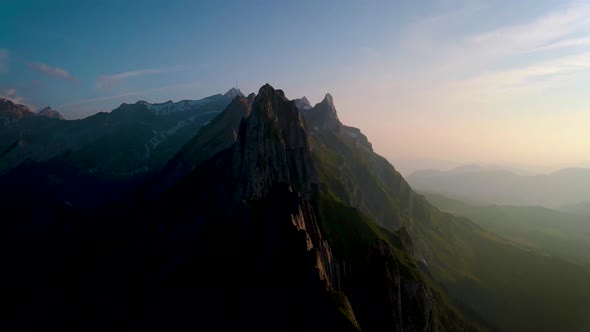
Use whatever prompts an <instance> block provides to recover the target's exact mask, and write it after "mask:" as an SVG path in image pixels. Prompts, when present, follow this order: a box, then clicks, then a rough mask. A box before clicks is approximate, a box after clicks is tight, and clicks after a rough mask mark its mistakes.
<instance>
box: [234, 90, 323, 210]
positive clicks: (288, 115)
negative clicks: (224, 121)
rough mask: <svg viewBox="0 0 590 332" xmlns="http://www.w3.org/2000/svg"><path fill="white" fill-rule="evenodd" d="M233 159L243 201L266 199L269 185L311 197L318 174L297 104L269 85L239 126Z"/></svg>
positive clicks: (259, 92)
mask: <svg viewBox="0 0 590 332" xmlns="http://www.w3.org/2000/svg"><path fill="white" fill-rule="evenodd" d="M233 156H234V160H233V169H234V174H235V176H236V177H237V178H238V183H239V184H240V187H241V195H242V197H246V198H260V197H264V196H265V195H266V194H267V191H268V189H269V188H270V186H269V184H279V183H287V184H289V185H290V186H291V187H293V188H295V189H296V190H298V191H300V192H302V193H310V188H311V181H312V180H313V179H315V176H316V175H315V174H316V172H315V168H314V166H313V162H312V161H311V152H310V149H309V138H308V136H307V133H306V130H305V125H304V121H303V118H302V116H301V113H300V112H299V109H298V108H297V106H295V103H294V102H292V101H290V100H288V99H287V98H286V97H285V94H284V93H283V92H282V91H281V90H275V89H274V88H273V87H272V86H271V85H270V84H268V83H267V84H265V85H264V86H262V87H261V88H260V90H259V91H258V95H257V96H256V99H255V101H254V105H253V106H252V111H251V112H250V115H249V116H248V117H247V119H246V120H245V121H243V122H242V124H241V126H240V132H239V136H238V139H237V142H236V144H235V145H234V153H233Z"/></svg>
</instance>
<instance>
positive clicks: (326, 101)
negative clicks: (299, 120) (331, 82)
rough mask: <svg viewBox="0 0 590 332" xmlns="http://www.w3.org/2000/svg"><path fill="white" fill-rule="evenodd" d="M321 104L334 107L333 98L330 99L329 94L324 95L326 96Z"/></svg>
mask: <svg viewBox="0 0 590 332" xmlns="http://www.w3.org/2000/svg"><path fill="white" fill-rule="evenodd" d="M322 103H326V104H328V105H332V107H334V98H332V95H331V94H329V93H326V96H325V97H324V100H322Z"/></svg>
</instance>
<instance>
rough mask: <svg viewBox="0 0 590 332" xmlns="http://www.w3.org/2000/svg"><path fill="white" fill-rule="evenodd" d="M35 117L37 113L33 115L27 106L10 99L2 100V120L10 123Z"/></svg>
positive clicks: (0, 108)
mask: <svg viewBox="0 0 590 332" xmlns="http://www.w3.org/2000/svg"><path fill="white" fill-rule="evenodd" d="M34 115H35V113H33V112H32V111H31V110H30V109H29V108H28V107H27V106H25V105H21V104H15V103H13V102H12V100H9V99H4V98H0V118H4V119H7V120H8V121H9V122H10V121H14V120H18V119H20V118H23V117H28V116H34Z"/></svg>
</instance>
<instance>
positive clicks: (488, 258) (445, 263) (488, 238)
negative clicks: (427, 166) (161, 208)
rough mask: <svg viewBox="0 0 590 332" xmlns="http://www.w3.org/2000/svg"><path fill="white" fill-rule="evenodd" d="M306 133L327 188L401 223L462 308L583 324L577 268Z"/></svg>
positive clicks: (534, 324) (328, 139)
mask: <svg viewBox="0 0 590 332" xmlns="http://www.w3.org/2000/svg"><path fill="white" fill-rule="evenodd" d="M311 137H312V142H313V147H314V158H315V160H316V164H317V165H318V170H319V173H320V174H319V175H320V181H321V182H322V183H324V184H326V186H327V190H328V191H329V192H330V193H331V194H332V195H333V196H334V197H336V198H337V199H339V200H340V201H342V202H343V203H344V204H346V205H348V204H350V205H353V206H356V207H358V208H359V210H360V211H362V212H363V213H366V214H367V215H368V216H369V217H371V219H373V220H375V221H377V222H378V223H379V224H380V225H382V226H384V227H387V228H389V229H395V227H394V226H395V225H399V224H401V225H405V226H406V228H407V230H408V231H409V232H410V234H411V235H412V238H413V241H414V247H415V248H416V253H415V254H416V256H418V257H422V258H423V259H424V260H425V262H426V264H428V268H429V270H430V271H431V272H432V275H433V276H434V278H435V279H436V280H437V281H439V282H441V283H442V284H443V285H444V287H445V288H446V289H447V290H448V291H449V293H450V295H451V296H452V297H454V298H455V299H457V302H456V303H458V304H459V305H460V306H461V307H463V308H466V309H467V310H464V312H465V313H468V312H470V311H472V312H475V314H476V315H479V316H481V317H483V318H484V319H485V320H486V321H488V322H491V323H492V324H493V325H494V326H497V327H499V328H500V329H504V330H510V331H522V330H529V331H535V330H536V331H555V330H562V331H563V330H567V331H586V330H589V329H590V317H588V315H587V313H588V312H590V274H589V273H588V271H586V270H585V269H584V268H582V267H581V266H578V265H576V264H573V263H570V262H567V261H565V260H561V259H558V258H554V257H548V256H544V255H541V254H538V253H536V252H532V251H527V250H524V249H523V248H521V247H518V246H515V245H514V244H513V243H512V242H509V241H507V240H504V239H503V238H500V237H498V236H496V235H494V234H492V233H489V232H486V231H485V230H484V229H482V228H480V227H478V226H477V225H475V224H474V223H473V222H471V221H470V220H468V219H464V218H458V217H455V216H453V215H451V214H447V213H444V212H441V211H439V210H438V209H437V208H435V207H434V206H432V205H431V204H430V203H428V202H427V201H426V200H425V199H424V198H423V197H421V196H420V195H416V194H415V193H413V192H412V191H411V190H409V189H408V190H406V188H405V186H407V184H406V183H405V181H404V180H403V179H402V178H401V176H400V175H399V173H397V171H395V169H394V168H393V167H392V166H391V165H389V164H388V163H387V162H384V160H383V158H381V157H379V156H378V155H376V154H374V153H372V152H371V151H369V150H367V149H365V148H363V147H359V146H358V144H356V142H355V141H354V140H353V139H350V138H348V137H346V136H345V135H338V134H332V133H313V134H312V136H311ZM408 188H409V187H408ZM470 318H473V317H470Z"/></svg>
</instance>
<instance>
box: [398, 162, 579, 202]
mask: <svg viewBox="0 0 590 332" xmlns="http://www.w3.org/2000/svg"><path fill="white" fill-rule="evenodd" d="M408 181H409V183H410V184H411V185H412V187H413V188H415V189H416V190H420V191H426V192H432V193H439V194H443V195H446V196H449V197H455V198H458V199H459V200H463V201H468V202H474V203H488V204H499V205H540V206H544V207H548V208H560V207H562V206H564V205H572V204H578V203H582V202H584V201H588V200H590V169H585V168H564V169H561V170H558V171H556V172H553V173H550V174H540V175H520V174H516V173H514V172H512V171H508V170H501V169H496V170H491V169H484V168H481V167H477V166H463V167H457V168H454V169H451V170H449V171H438V170H423V171H416V172H414V173H412V174H411V175H410V176H409V177H408Z"/></svg>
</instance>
